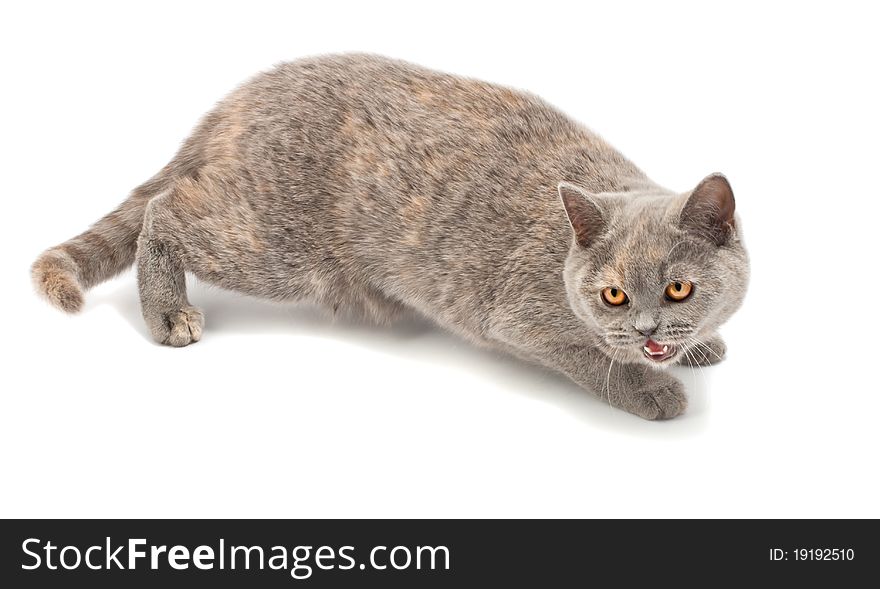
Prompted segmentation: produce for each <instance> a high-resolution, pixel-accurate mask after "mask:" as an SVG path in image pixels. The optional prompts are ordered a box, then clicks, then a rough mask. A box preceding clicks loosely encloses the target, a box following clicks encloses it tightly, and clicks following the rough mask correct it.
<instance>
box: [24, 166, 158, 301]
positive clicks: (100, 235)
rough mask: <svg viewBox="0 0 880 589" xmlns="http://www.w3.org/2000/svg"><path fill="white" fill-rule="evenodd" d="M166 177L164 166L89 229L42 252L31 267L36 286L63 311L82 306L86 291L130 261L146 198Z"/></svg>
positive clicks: (129, 264) (147, 198)
mask: <svg viewBox="0 0 880 589" xmlns="http://www.w3.org/2000/svg"><path fill="white" fill-rule="evenodd" d="M171 182H172V179H171V178H170V177H169V175H168V174H167V169H166V170H163V171H162V172H160V173H159V174H157V175H156V176H154V177H153V178H151V179H150V180H148V181H147V182H145V183H144V184H142V185H141V186H139V187H138V188H136V189H135V190H134V191H133V192H132V193H131V195H130V196H129V197H128V199H126V200H125V202H123V203H122V204H121V205H119V206H118V207H117V208H116V209H115V210H114V211H113V212H111V213H109V214H108V215H106V216H104V217H103V218H102V219H101V220H99V221H98V222H97V223H95V224H94V225H92V227H91V228H90V229H89V230H88V231H86V232H85V233H82V234H80V235H77V236H76V237H74V238H73V239H70V240H68V241H65V242H64V243H62V244H61V245H56V246H55V247H53V248H49V249H48V250H46V251H45V252H43V253H42V254H41V255H40V257H39V258H37V260H36V261H35V262H34V264H33V266H31V277H32V278H33V281H34V286H35V287H36V289H37V291H38V292H39V293H40V294H41V295H43V296H44V297H45V298H46V299H48V300H49V302H51V303H52V304H53V305H55V306H56V307H58V308H59V309H61V310H62V311H66V312H68V313H76V312H77V311H79V310H80V309H82V306H83V303H84V300H85V299H84V293H85V291H86V290H88V289H89V288H91V287H93V286H95V285H96V284H99V283H101V282H103V281H105V280H107V279H109V278H112V277H114V276H116V275H117V274H119V273H120V272H122V271H123V270H125V269H126V268H128V267H129V266H131V265H132V264H133V263H134V258H135V253H136V251H137V239H138V235H139V234H140V232H141V226H142V225H143V220H144V211H145V210H146V207H147V203H148V202H149V201H150V199H152V198H153V197H154V196H157V195H159V194H161V193H162V192H164V191H165V190H167V189H168V187H169V186H170V185H171Z"/></svg>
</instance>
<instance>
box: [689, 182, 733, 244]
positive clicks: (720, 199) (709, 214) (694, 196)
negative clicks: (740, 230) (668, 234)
mask: <svg viewBox="0 0 880 589" xmlns="http://www.w3.org/2000/svg"><path fill="white" fill-rule="evenodd" d="M735 208H736V203H735V201H734V199H733V189H732V188H731V187H730V183H729V182H728V181H727V178H725V177H724V176H723V175H722V174H711V175H709V176H706V177H705V178H704V179H703V181H702V182H700V183H699V185H697V187H696V188H694V190H693V192H691V195H690V197H688V200H687V202H686V203H685V205H684V207H683V208H682V209H681V216H680V217H679V225H680V226H681V228H682V229H684V230H686V231H691V232H693V233H695V234H697V235H700V236H702V237H705V238H707V239H709V240H710V241H713V242H714V243H715V244H716V245H719V246H720V245H724V244H725V243H727V241H728V239H730V236H731V235H732V234H733V230H734V223H735V221H734V217H733V213H734V209H735Z"/></svg>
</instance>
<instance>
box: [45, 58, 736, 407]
mask: <svg viewBox="0 0 880 589" xmlns="http://www.w3.org/2000/svg"><path fill="white" fill-rule="evenodd" d="M135 261H136V262H137V279H138V288H139V291H140V298H141V306H142V309H143V316H144V319H145V320H146V323H147V325H148V326H149V329H150V332H151V333H152V335H153V337H154V338H155V339H156V341H158V342H161V343H163V344H168V345H171V346H185V345H187V344H190V343H193V342H196V341H198V340H199V339H200V338H201V337H202V329H203V326H204V318H203V316H202V313H201V312H200V311H199V310H198V309H197V308H196V307H194V306H192V305H191V304H190V302H189V300H188V299H187V295H186V284H185V280H184V273H185V272H190V273H192V274H193V275H195V276H196V277H198V278H199V279H200V280H203V281H206V282H209V283H212V284H215V285H218V286H221V287H223V288H226V289H230V290H234V291H238V292H242V293H246V294H248V295H253V296H256V297H261V298H267V299H273V300H277V301H292V300H309V301H315V302H318V303H321V304H323V305H327V306H329V307H330V308H332V309H333V310H334V311H336V310H347V311H350V312H353V313H356V314H358V315H360V316H363V317H366V318H368V319H371V320H374V321H377V322H387V321H390V320H392V319H393V318H394V317H396V316H398V315H399V314H401V312H404V311H406V310H415V311H416V312H418V313H420V314H422V315H424V316H426V317H429V318H430V319H432V320H433V321H435V322H436V323H438V324H439V325H441V326H443V327H444V328H446V329H448V330H450V331H452V332H455V333H458V334H460V335H462V336H464V337H465V338H467V339H468V340H470V341H472V342H474V343H477V344H479V345H483V346H487V347H490V348H493V349H497V350H504V351H506V352H509V353H512V354H514V355H516V356H519V357H521V358H525V359H528V360H531V361H535V362H538V363H540V364H543V365H545V366H548V367H550V368H553V369H555V370H558V371H560V372H562V373H564V374H565V375H567V376H568V377H569V378H571V379H572V380H573V381H575V382H576V383H577V384H579V385H581V386H583V387H585V388H587V389H590V390H592V391H593V392H594V393H596V394H597V395H599V396H601V397H602V398H604V399H606V400H607V401H608V402H609V403H611V404H612V405H614V406H617V407H620V408H622V409H625V410H626V411H629V412H632V413H635V414H636V415H639V416H641V417H644V418H646V419H658V418H670V417H674V416H676V415H678V414H680V413H681V412H682V411H684V409H685V406H686V403H687V399H686V397H685V394H684V392H683V387H682V385H681V383H680V382H679V381H678V380H677V379H676V378H675V377H674V376H672V375H671V374H670V373H669V372H667V371H664V370H662V369H663V368H665V367H667V366H669V365H670V364H673V363H677V362H683V363H689V364H692V365H704V364H712V363H714V362H715V361H717V360H720V359H721V357H722V356H723V355H724V352H725V346H724V344H723V342H722V341H721V339H719V337H718V336H717V335H716V333H715V330H716V329H717V328H718V326H719V325H721V324H722V323H723V322H724V321H725V320H727V319H728V318H729V317H730V316H731V314H732V313H733V312H734V311H735V310H736V309H737V308H738V307H739V305H740V303H741V301H742V298H743V296H744V294H745V290H746V283H747V278H748V260H747V256H746V252H745V250H744V248H743V244H742V241H741V237H740V233H739V229H738V223H737V222H736V220H735V216H734V198H733V193H732V191H731V188H730V185H729V184H728V182H727V180H726V179H725V178H724V177H723V176H721V175H718V174H715V175H711V176H709V177H707V178H706V179H704V180H703V181H702V182H700V184H699V185H698V186H697V187H696V188H695V189H694V190H692V191H690V192H688V193H685V194H678V193H674V192H670V191H668V190H666V189H664V188H661V187H659V186H657V185H656V184H654V183H653V182H651V181H650V180H649V179H648V178H647V177H646V176H645V175H644V174H643V173H642V172H641V171H640V170H639V169H638V168H636V167H635V166H634V165H633V164H632V163H630V162H629V161H627V160H626V159H625V158H624V157H623V156H622V155H621V154H619V153H618V152H617V151H615V150H614V149H613V148H612V147H610V146H609V145H608V144H606V143H605V142H604V141H603V140H602V139H600V138H599V137H597V136H596V135H594V134H593V133H591V132H590V131H588V130H587V129H585V128H584V127H583V126H581V125H580V124H578V123H576V122H574V121H572V120H570V119H569V118H568V117H566V116H565V115H564V114H562V113H561V112H559V111H558V110H556V109H555V108H553V107H551V106H549V105H548V104H547V103H545V102H543V101H542V100H540V99H539V98H537V97H535V96H532V95H530V94H526V93H523V92H519V91H515V90H511V89H508V88H503V87H499V86H495V85H491V84H487V83H484V82H479V81H475V80H470V79H465V78H460V77H456V76H452V75H447V74H442V73H438V72H434V71H430V70H427V69H423V68H420V67H417V66H414V65H410V64H407V63H403V62H400V61H393V60H390V59H385V58H381V57H376V56H367V55H337V56H325V57H317V58H312V59H303V60H300V61H295V62H292V63H287V64H283V65H280V66H278V67H276V68H275V69H273V70H272V71H269V72H267V73H262V74H259V75H258V76H256V77H255V78H253V79H252V80H250V81H249V82H247V83H246V84H244V85H243V86H241V87H239V88H238V89H237V90H235V91H234V92H232V94H231V95H229V96H228V97H227V98H226V99H225V100H223V102H221V103H220V104H219V105H218V106H217V107H216V108H215V109H214V110H212V111H211V112H210V113H208V114H207V115H206V116H205V118H204V119H203V120H202V121H201V122H200V124H199V125H198V127H197V128H196V129H195V131H194V132H193V134H192V136H191V137H189V138H188V139H187V140H186V141H185V142H184V144H183V145H182V147H181V149H180V151H179V153H178V154H177V155H176V156H175V157H174V159H173V160H172V161H171V162H170V163H169V164H168V165H167V166H165V168H164V169H162V170H161V171H160V172H159V173H158V174H157V175H156V176H154V177H153V178H151V179H150V180H148V181H147V182H146V183H145V184H143V185H142V186H140V187H138V188H137V189H135V190H134V192H133V193H132V194H131V195H130V196H129V198H128V199H127V200H126V201H125V202H123V203H122V204H121V205H120V206H119V207H118V208H117V209H116V210H114V211H113V212H111V213H110V214H108V215H107V216H106V217H104V218H103V219H101V220H100V221H98V222H97V223H96V224H95V225H94V226H93V227H92V228H91V229H89V230H88V231H86V232H85V233H83V234H81V235H79V236H78V237H75V238H73V239H71V240H70V241H67V242H65V243H63V244H62V245H59V246H57V247H54V248H51V249H49V250H47V251H46V252H45V253H43V254H42V255H41V256H40V257H39V258H38V259H37V261H36V262H35V263H34V265H33V269H32V273H33V278H34V281H35V284H36V286H37V289H38V290H39V291H40V292H41V293H42V294H43V295H45V296H46V297H47V298H48V299H49V300H50V301H51V302H52V303H54V304H55V305H56V306H58V307H60V308H61V309H63V310H65V311H68V312H76V311H78V310H79V309H80V308H81V307H82V305H83V292H84V291H85V290H86V289H88V288H90V287H92V286H94V285H96V284H98V283H99V282H101V281H104V280H107V279H108V278H111V277H112V276H114V275H116V274H118V273H119V272H121V271H122V270H124V269H125V268H127V267H129V266H130V265H131V264H132V263H133V262H135Z"/></svg>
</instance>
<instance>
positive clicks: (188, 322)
mask: <svg viewBox="0 0 880 589" xmlns="http://www.w3.org/2000/svg"><path fill="white" fill-rule="evenodd" d="M164 319H165V322H164V323H165V325H164V327H165V330H164V333H163V334H162V335H163V337H162V338H161V339H160V338H158V337H157V338H156V339H159V341H160V342H161V343H163V344H167V345H169V346H174V347H175V348H181V347H183V346H188V345H189V344H192V343H195V342H197V341H199V340H200V339H202V329H203V328H204V326H205V316H204V315H203V314H202V312H201V311H200V310H199V309H197V308H195V307H183V308H182V309H177V310H175V311H169V312H167V313H165V314H164Z"/></svg>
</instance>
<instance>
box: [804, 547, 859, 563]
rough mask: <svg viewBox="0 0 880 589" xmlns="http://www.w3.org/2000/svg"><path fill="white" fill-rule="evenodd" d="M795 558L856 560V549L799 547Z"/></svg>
mask: <svg viewBox="0 0 880 589" xmlns="http://www.w3.org/2000/svg"><path fill="white" fill-rule="evenodd" d="M793 552H794V559H795V560H854V559H855V557H856V553H855V550H853V549H852V548H797V549H795V550H794V551H793Z"/></svg>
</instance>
